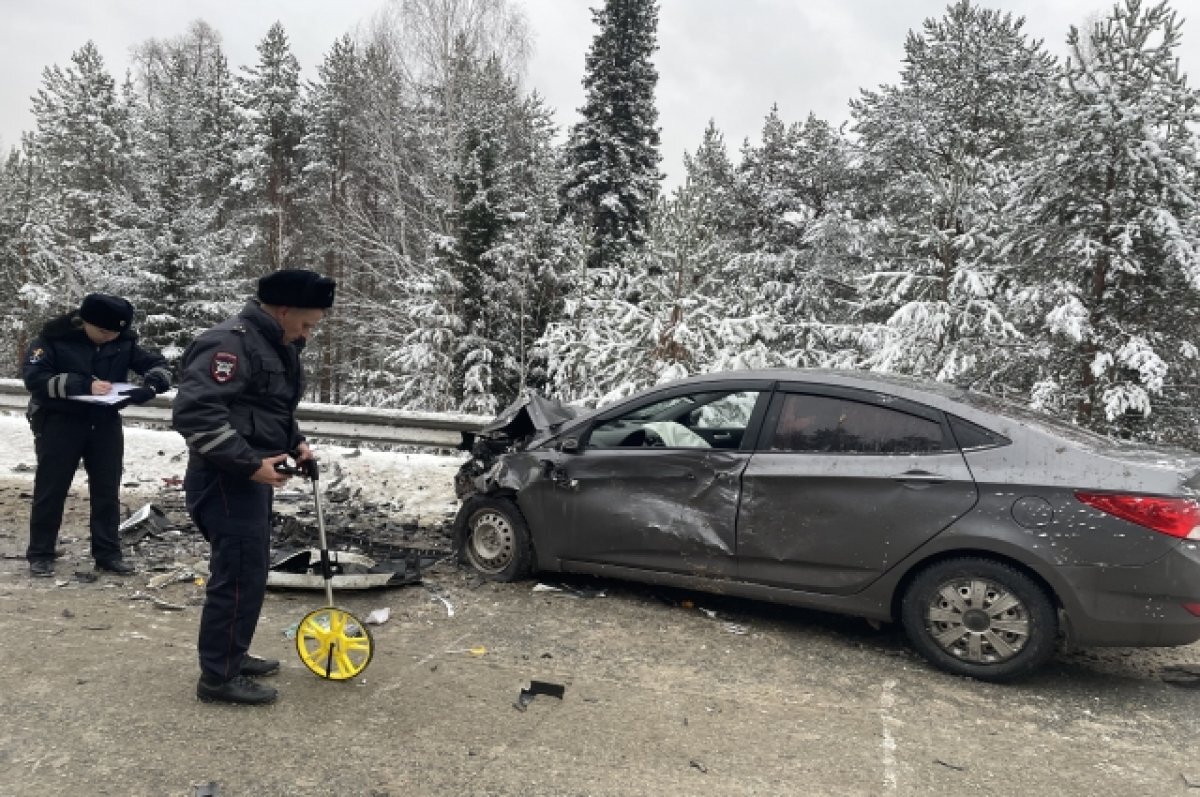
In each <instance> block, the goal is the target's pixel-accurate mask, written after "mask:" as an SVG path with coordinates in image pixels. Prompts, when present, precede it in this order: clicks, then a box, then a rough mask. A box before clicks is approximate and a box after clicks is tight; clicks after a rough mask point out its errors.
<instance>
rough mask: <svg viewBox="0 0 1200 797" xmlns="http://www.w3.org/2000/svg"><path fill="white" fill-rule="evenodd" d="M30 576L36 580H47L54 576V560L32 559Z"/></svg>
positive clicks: (30, 561)
mask: <svg viewBox="0 0 1200 797" xmlns="http://www.w3.org/2000/svg"><path fill="white" fill-rule="evenodd" d="M29 575H31V576H33V577H34V578H46V577H48V576H52V575H54V560H53V559H31V560H29Z"/></svg>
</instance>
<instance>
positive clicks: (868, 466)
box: [737, 384, 977, 593]
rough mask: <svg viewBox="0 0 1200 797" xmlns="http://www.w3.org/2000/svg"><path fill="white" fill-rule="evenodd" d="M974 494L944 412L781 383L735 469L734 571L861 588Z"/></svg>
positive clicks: (819, 587)
mask: <svg viewBox="0 0 1200 797" xmlns="http://www.w3.org/2000/svg"><path fill="white" fill-rule="evenodd" d="M976 498H977V491H976V487H975V483H974V480H973V479H972V478H971V473H970V471H969V470H968V468H967V464H966V462H965V460H964V458H963V456H962V453H961V452H960V451H959V450H958V448H957V446H956V445H955V443H954V437H953V435H952V434H951V432H950V429H949V426H948V421H947V419H946V418H945V416H944V414H943V413H941V412H940V411H938V410H935V409H932V408H930V407H926V406H924V405H920V404H916V403H913V402H909V401H905V400H901V399H898V398H895V397H892V396H889V395H885V394H880V393H876V392H873V391H865V390H856V389H850V388H842V387H833V386H829V387H814V386H812V385H804V384H792V385H788V384H784V385H781V386H780V388H779V391H778V392H777V393H776V394H775V396H774V397H773V400H772V401H771V406H770V409H769V410H768V412H767V414H766V418H765V419H764V422H763V427H762V432H761V434H760V435H759V443H758V450H757V451H756V453H755V454H754V456H753V457H752V459H751V461H750V462H749V464H748V465H747V467H746V470H745V472H744V473H743V476H742V501H741V507H740V511H739V515H738V527H737V559H738V575H739V577H740V578H741V579H743V580H747V581H755V582H760V583H765V584H771V585H776V586H782V587H789V588H793V589H799V590H805V591H813V592H825V593H851V592H856V591H858V590H860V589H863V588H864V587H866V586H867V585H868V584H870V583H871V582H872V581H874V580H875V579H876V578H878V577H879V575H880V574H882V573H883V572H885V571H886V570H887V569H888V568H890V567H891V566H892V565H894V564H895V563H896V562H898V561H900V560H901V559H903V558H904V557H905V556H907V555H908V554H910V553H911V552H912V551H913V550H915V549H916V548H917V547H918V546H920V545H921V544H922V543H924V542H926V541H927V540H929V539H930V538H931V537H933V536H934V535H936V534H937V533H939V532H940V531H942V530H943V529H945V528H946V527H947V526H949V525H950V524H951V523H953V522H954V521H955V520H957V519H958V518H959V517H961V516H962V515H963V514H964V513H966V512H967V511H968V510H969V509H970V508H971V507H972V506H974V504H975V502H976Z"/></svg>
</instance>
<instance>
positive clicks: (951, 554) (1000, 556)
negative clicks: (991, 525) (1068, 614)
mask: <svg viewBox="0 0 1200 797" xmlns="http://www.w3.org/2000/svg"><path fill="white" fill-rule="evenodd" d="M951 559H989V560H991V561H993V562H999V563H1001V564H1005V565H1008V566H1009V567H1011V568H1013V569H1014V570H1018V571H1020V572H1021V573H1023V574H1025V575H1026V576H1028V577H1029V578H1030V579H1032V580H1033V582H1034V583H1035V584H1037V585H1038V587H1039V588H1040V589H1041V590H1042V592H1044V593H1045V594H1046V597H1048V598H1049V599H1050V603H1051V604H1052V605H1053V606H1054V608H1055V610H1057V611H1058V612H1059V614H1060V615H1061V614H1062V613H1063V612H1065V611H1066V606H1065V605H1064V604H1063V601H1062V598H1061V597H1060V596H1059V594H1058V590H1056V589H1055V588H1054V585H1053V584H1052V583H1051V582H1050V580H1049V579H1047V578H1045V576H1043V575H1042V574H1041V573H1039V572H1038V571H1037V569H1036V568H1033V567H1030V566H1029V565H1028V563H1026V562H1023V561H1022V560H1020V559H1018V558H1016V557H1014V556H1011V555H1009V554H1006V553H1003V552H1000V551H996V550H993V549H990V548H951V549H946V550H942V551H938V552H936V553H933V554H930V555H929V556H926V557H925V558H923V559H920V560H919V561H916V562H913V563H912V565H911V566H910V567H909V568H908V569H907V570H905V572H904V574H903V575H902V576H901V577H900V579H899V580H898V581H897V582H896V586H895V587H894V588H893V589H892V595H891V603H890V605H889V607H888V609H889V611H890V613H891V616H892V617H893V618H894V619H897V620H898V619H899V617H900V604H901V603H902V602H903V600H904V595H905V593H907V592H908V588H909V586H911V584H912V582H913V581H914V580H915V579H916V577H917V576H918V575H920V574H921V572H922V571H924V570H926V569H927V568H929V567H932V566H933V565H935V564H938V563H939V562H946V561H949V560H951Z"/></svg>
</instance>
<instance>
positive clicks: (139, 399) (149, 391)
mask: <svg viewBox="0 0 1200 797" xmlns="http://www.w3.org/2000/svg"><path fill="white" fill-rule="evenodd" d="M117 395H120V396H127V397H128V398H129V403H130V404H145V403H146V402H147V401H149V400H150V399H152V398H154V397H155V396H156V395H158V394H157V393H155V392H154V388H152V387H132V388H130V389H129V390H122V391H121V392H120V393H118V394H117Z"/></svg>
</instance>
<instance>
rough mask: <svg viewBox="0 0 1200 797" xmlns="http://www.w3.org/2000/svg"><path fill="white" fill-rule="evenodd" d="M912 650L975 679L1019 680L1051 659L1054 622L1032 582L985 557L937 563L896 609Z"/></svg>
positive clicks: (1054, 616) (1055, 632)
mask: <svg viewBox="0 0 1200 797" xmlns="http://www.w3.org/2000/svg"><path fill="white" fill-rule="evenodd" d="M901 620H902V621H903V623H904V630H905V632H906V633H907V634H908V637H909V639H910V640H912V644H913V646H914V647H916V649H917V650H918V651H920V653H921V655H923V656H924V657H925V658H927V659H928V660H929V661H930V662H932V663H933V664H934V665H936V666H938V667H940V668H942V669H943V670H947V671H949V672H952V673H955V674H957V675H966V676H970V677H972V678H978V679H979V680H981V681H1008V680H1012V679H1014V678H1018V677H1020V676H1023V675H1026V674H1028V673H1030V672H1032V671H1033V670H1035V669H1037V668H1038V667H1040V666H1041V665H1042V664H1044V663H1045V662H1046V661H1047V660H1048V659H1049V658H1050V657H1051V656H1053V655H1054V650H1055V647H1056V644H1057V638H1058V616H1057V614H1056V612H1055V610H1054V605H1053V603H1051V600H1050V598H1049V596H1047V594H1046V592H1045V590H1043V589H1042V587H1041V586H1040V585H1038V584H1037V583H1036V582H1035V581H1034V580H1033V579H1032V578H1030V577H1029V576H1027V575H1026V574H1025V573H1022V572H1021V571H1020V570H1017V569H1016V568H1014V567H1012V566H1010V565H1007V564H1004V563H1002V562H997V561H994V560H991V559H979V558H974V557H971V558H966V557H964V558H961V559H950V560H946V561H943V562H937V563H936V564H933V565H930V566H929V567H928V568H926V569H925V570H923V571H921V572H920V573H919V574H918V575H917V577H916V578H914V579H913V581H912V583H911V584H910V585H909V587H908V589H907V591H906V592H905V593H904V598H903V600H902V603H901Z"/></svg>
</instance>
